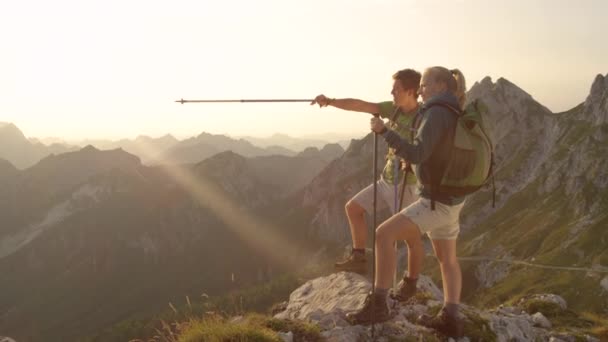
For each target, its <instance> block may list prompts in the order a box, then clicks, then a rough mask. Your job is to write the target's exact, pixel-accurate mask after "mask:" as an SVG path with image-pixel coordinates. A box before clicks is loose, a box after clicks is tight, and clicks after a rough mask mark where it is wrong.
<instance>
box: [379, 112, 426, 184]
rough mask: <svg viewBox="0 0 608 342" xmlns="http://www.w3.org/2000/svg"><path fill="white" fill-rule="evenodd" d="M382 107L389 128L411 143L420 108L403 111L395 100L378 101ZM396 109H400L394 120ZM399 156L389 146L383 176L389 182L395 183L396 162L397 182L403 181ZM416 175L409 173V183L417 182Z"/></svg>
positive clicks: (382, 116) (382, 113)
mask: <svg viewBox="0 0 608 342" xmlns="http://www.w3.org/2000/svg"><path fill="white" fill-rule="evenodd" d="M378 106H379V107H380V117H381V118H383V119H389V120H390V123H389V125H388V128H390V129H391V130H393V131H395V132H396V133H397V134H399V136H400V137H402V138H404V139H407V141H409V142H410V143H412V141H411V125H412V123H413V121H414V116H415V115H416V112H417V111H418V108H415V109H414V110H413V111H411V112H409V113H403V112H402V111H401V109H399V108H398V107H395V105H394V104H393V101H386V102H380V103H378ZM395 110H397V111H398V114H397V119H396V120H395V121H393V117H394V116H395ZM400 159H401V158H399V157H397V156H396V155H395V149H393V148H389V149H388V153H387V155H386V165H385V166H384V170H382V178H383V179H384V180H385V181H386V182H387V183H389V184H395V183H394V182H395V164H397V166H396V167H397V171H398V172H397V184H399V183H400V182H401V177H402V176H403V171H402V170H401V162H400ZM416 182H417V180H416V175H415V174H414V173H409V174H408V176H407V184H416Z"/></svg>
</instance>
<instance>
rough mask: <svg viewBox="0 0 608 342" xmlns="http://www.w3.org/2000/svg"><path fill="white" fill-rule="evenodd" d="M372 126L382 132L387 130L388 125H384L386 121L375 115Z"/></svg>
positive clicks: (374, 129)
mask: <svg viewBox="0 0 608 342" xmlns="http://www.w3.org/2000/svg"><path fill="white" fill-rule="evenodd" d="M370 126H371V129H372V131H374V132H376V133H379V134H382V133H384V132H386V126H385V125H384V121H383V120H382V119H380V118H378V117H375V116H374V117H373V118H372V120H371V121H370Z"/></svg>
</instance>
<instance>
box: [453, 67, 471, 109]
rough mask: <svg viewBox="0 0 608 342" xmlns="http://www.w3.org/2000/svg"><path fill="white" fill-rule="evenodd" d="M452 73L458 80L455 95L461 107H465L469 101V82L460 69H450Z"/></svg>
mask: <svg viewBox="0 0 608 342" xmlns="http://www.w3.org/2000/svg"><path fill="white" fill-rule="evenodd" d="M450 72H451V73H452V77H454V79H455V80H456V89H455V90H454V92H453V93H454V95H455V96H456V98H457V99H458V104H459V105H460V109H463V108H464V104H465V103H466V102H467V84H466V80H465V79H464V75H463V74H462V72H461V71H460V70H458V69H452V70H450Z"/></svg>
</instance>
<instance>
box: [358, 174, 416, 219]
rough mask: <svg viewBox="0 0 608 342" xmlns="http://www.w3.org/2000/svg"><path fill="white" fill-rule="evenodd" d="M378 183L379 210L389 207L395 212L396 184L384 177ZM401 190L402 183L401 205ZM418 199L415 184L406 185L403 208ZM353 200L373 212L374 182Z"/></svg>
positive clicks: (398, 190)
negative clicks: (389, 182)
mask: <svg viewBox="0 0 608 342" xmlns="http://www.w3.org/2000/svg"><path fill="white" fill-rule="evenodd" d="M376 183H377V184H378V198H377V207H376V209H377V210H382V209H384V208H389V209H390V211H391V213H395V212H396V210H395V186H394V185H393V184H388V183H387V182H386V181H385V180H384V179H382V178H380V180H379V181H377V182H376ZM400 192H401V185H399V186H398V187H397V206H399V202H398V201H399V195H400ZM417 199H418V194H417V192H416V185H415V184H408V185H406V186H405V191H404V192H403V205H402V206H401V207H402V208H406V207H408V206H409V205H410V204H412V203H414V202H415V201H416V200H417ZM351 201H354V202H357V204H359V205H360V206H361V207H362V208H363V209H365V211H366V212H367V213H368V214H371V212H372V210H373V209H374V184H370V185H369V186H367V187H366V188H365V189H363V190H361V191H359V193H357V194H356V195H355V196H354V197H353V198H352V199H351Z"/></svg>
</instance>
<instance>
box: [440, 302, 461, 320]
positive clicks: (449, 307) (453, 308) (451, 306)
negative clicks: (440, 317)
mask: <svg viewBox="0 0 608 342" xmlns="http://www.w3.org/2000/svg"><path fill="white" fill-rule="evenodd" d="M458 307H459V305H458V304H455V303H445V304H444V305H443V309H444V310H445V311H446V312H447V314H448V316H450V317H456V316H457V315H458Z"/></svg>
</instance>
